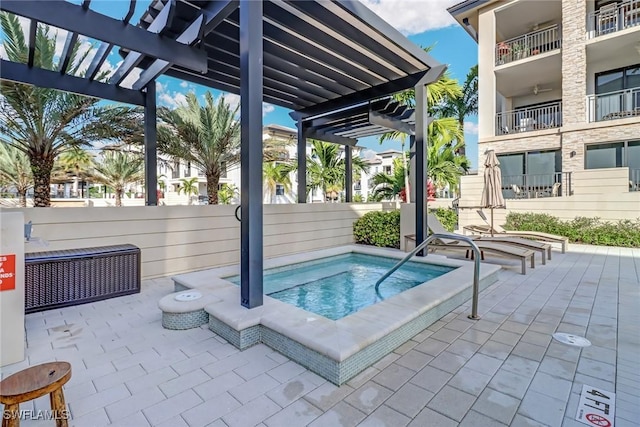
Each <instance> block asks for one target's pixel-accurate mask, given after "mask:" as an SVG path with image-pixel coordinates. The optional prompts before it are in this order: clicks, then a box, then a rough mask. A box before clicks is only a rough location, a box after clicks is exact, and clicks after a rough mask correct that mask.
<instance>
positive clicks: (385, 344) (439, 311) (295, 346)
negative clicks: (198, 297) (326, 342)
mask: <svg viewBox="0 0 640 427" xmlns="http://www.w3.org/2000/svg"><path fill="white" fill-rule="evenodd" d="M496 280H497V274H491V275H489V276H487V277H485V278H484V279H483V280H482V281H481V282H480V290H483V289H485V288H487V287H488V286H489V285H491V284H493V283H494V282H495V281H496ZM468 300H469V290H468V289H465V290H463V291H461V292H459V293H457V294H456V295H454V296H453V297H451V298H449V299H448V300H446V301H443V302H442V303H441V304H438V305H437V306H435V307H433V308H432V309H431V310H429V311H427V312H425V313H423V314H421V315H420V316H418V317H416V318H415V319H413V320H411V321H410V322H407V323H405V324H404V325H402V326H400V327H399V328H398V329H396V330H395V331H393V332H391V333H389V334H387V335H386V336H384V337H383V338H381V339H379V340H378V341H376V342H374V343H372V344H370V345H368V346H367V347H365V348H363V349H362V350H360V351H359V352H357V353H355V354H353V355H351V356H349V357H348V358H347V359H345V360H344V361H342V362H338V361H337V360H334V359H332V358H330V357H328V356H325V355H323V354H321V353H319V352H317V351H315V350H312V349H310V348H308V347H306V346H305V345H303V344H300V343H299V342H297V341H295V340H293V339H291V338H289V337H287V336H285V335H283V334H281V333H279V332H276V331H274V330H272V329H270V328H267V327H266V326H262V325H256V326H252V327H249V328H247V329H243V330H241V331H237V330H235V329H233V328H232V327H230V326H229V325H227V324H226V323H224V322H221V321H220V320H218V319H216V318H215V317H214V316H212V315H209V329H211V330H212V331H213V332H215V333H216V334H218V335H220V336H221V337H223V338H224V339H226V340H227V341H229V342H230V343H231V344H232V345H234V346H235V347H236V348H238V349H240V350H244V349H246V348H248V347H251V346H253V345H255V344H258V343H263V344H265V345H267V346H269V347H271V348H272V349H274V350H275V351H277V352H279V353H281V354H283V355H285V356H287V357H288V358H290V359H292V360H294V361H295V362H297V363H299V364H300V365H302V366H304V367H305V368H307V369H309V370H310V371H312V372H314V373H316V374H318V375H320V376H321V377H323V378H325V379H326V380H328V381H330V382H332V383H333V384H335V385H338V386H339V385H342V384H344V383H346V382H347V381H349V380H350V379H351V378H353V377H355V376H356V375H358V374H359V373H360V372H362V371H364V370H365V369H367V368H368V367H369V366H371V365H373V364H374V363H376V362H377V361H378V360H380V359H382V358H383V357H385V356H386V355H387V354H389V353H391V352H392V351H393V350H395V349H396V348H398V347H400V346H401V345H402V344H404V343H405V342H407V341H408V340H410V339H411V338H412V337H414V336H415V335H417V334H419V333H420V332H422V331H423V330H424V329H426V328H428V327H429V326H431V325H432V324H433V323H435V322H436V321H438V320H439V319H441V318H442V317H443V316H445V315H446V314H447V313H450V312H451V311H452V310H454V309H455V308H457V307H459V306H461V305H463V304H464V303H466V302H467V301H468Z"/></svg>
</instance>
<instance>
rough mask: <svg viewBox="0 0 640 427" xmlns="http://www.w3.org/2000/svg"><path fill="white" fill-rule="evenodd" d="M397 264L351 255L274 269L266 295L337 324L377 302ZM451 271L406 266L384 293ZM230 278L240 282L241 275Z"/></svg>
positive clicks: (267, 281) (266, 280)
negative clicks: (389, 271)
mask: <svg viewBox="0 0 640 427" xmlns="http://www.w3.org/2000/svg"><path fill="white" fill-rule="evenodd" d="M397 262H398V260H397V259H394V258H385V257H379V256H372V255H363V254H356V253H348V254H344V255H338V256H333V257H328V258H322V259H319V260H314V261H309V262H304V263H300V264H293V265H288V266H284V267H278V268H272V269H268V270H265V272H264V284H263V286H264V293H265V294H267V295H269V296H270V297H272V298H275V299H278V300H280V301H282V302H286V303H288V304H293V305H295V306H297V307H300V308H302V309H304V310H307V311H311V312H313V313H316V314H319V315H321V316H324V317H327V318H329V319H332V320H338V319H340V318H342V317H345V316H348V315H349V314H352V313H355V312H356V311H358V310H360V309H362V308H364V307H367V306H369V305H372V304H375V303H376V302H377V301H379V298H378V297H377V296H376V292H375V289H374V287H375V283H376V281H377V280H378V279H379V278H380V277H381V276H382V275H383V274H384V273H386V272H387V271H388V270H389V269H390V268H391V267H393V266H394V265H395V264H396V263H397ZM453 269H454V268H453V267H444V266H439V265H432V264H424V263H418V262H407V263H406V264H405V265H403V266H402V267H401V268H400V269H399V270H398V271H396V272H395V273H393V274H392V275H391V276H390V277H389V278H388V279H386V280H385V281H384V282H383V283H382V284H381V285H380V294H381V295H382V297H383V298H388V297H390V296H393V295H396V294H399V293H400V292H403V291H405V290H407V289H410V288H413V287H414V286H417V285H419V284H421V283H424V282H426V281H429V280H431V279H434V278H436V277H438V276H441V275H443V274H445V273H448V272H449V271H451V270H453ZM226 279H227V280H229V281H231V282H233V283H235V284H236V285H239V284H240V276H232V277H227V278H226Z"/></svg>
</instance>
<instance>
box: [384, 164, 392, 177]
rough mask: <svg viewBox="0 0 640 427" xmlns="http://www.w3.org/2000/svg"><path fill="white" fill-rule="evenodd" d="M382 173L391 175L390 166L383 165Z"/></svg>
mask: <svg viewBox="0 0 640 427" xmlns="http://www.w3.org/2000/svg"><path fill="white" fill-rule="evenodd" d="M384 173H385V174H387V175H391V166H384Z"/></svg>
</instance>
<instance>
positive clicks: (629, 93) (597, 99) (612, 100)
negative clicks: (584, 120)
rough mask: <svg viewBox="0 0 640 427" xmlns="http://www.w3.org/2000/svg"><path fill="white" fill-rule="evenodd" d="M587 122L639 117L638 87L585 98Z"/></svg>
mask: <svg viewBox="0 0 640 427" xmlns="http://www.w3.org/2000/svg"><path fill="white" fill-rule="evenodd" d="M587 112H588V114H589V122H600V121H603V120H614V119H624V118H627V117H640V87H636V88H631V89H624V90H618V91H615V92H608V93H602V94H597V95H588V96H587Z"/></svg>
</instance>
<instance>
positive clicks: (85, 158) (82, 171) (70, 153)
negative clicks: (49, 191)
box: [52, 147, 94, 197]
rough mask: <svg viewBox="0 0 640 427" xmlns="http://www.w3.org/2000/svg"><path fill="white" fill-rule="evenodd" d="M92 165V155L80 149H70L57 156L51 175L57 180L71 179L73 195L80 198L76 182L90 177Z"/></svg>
mask: <svg viewBox="0 0 640 427" xmlns="http://www.w3.org/2000/svg"><path fill="white" fill-rule="evenodd" d="M93 164H94V159H93V155H91V154H90V153H89V152H88V151H87V150H84V149H82V148H80V147H71V148H70V149H68V150H66V151H64V152H62V153H61V154H60V155H59V156H58V158H57V159H56V161H55V163H54V166H53V171H52V173H53V175H54V176H56V178H57V179H58V180H66V179H68V178H69V177H73V193H74V195H75V197H80V193H79V192H78V182H79V181H80V179H82V180H83V181H84V180H86V178H87V177H88V176H90V175H91V169H92V167H93Z"/></svg>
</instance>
